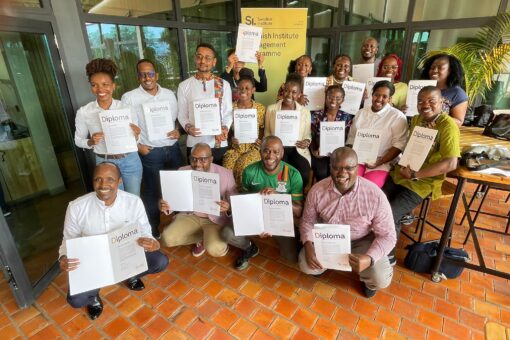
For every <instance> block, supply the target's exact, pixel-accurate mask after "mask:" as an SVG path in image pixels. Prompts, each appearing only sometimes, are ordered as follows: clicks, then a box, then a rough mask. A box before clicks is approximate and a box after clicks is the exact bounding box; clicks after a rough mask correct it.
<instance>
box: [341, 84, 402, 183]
mask: <svg viewBox="0 0 510 340" xmlns="http://www.w3.org/2000/svg"><path fill="white" fill-rule="evenodd" d="M394 93H395V87H394V86H393V84H392V83H391V82H389V81H387V80H382V81H378V82H377V83H375V85H374V87H373V89H372V106H371V107H370V108H367V107H365V108H363V109H361V110H359V111H358V113H356V116H355V117H354V119H353V121H352V124H351V128H350V130H349V137H348V138H347V142H346V143H347V144H348V145H353V144H354V139H355V137H356V132H357V131H358V130H360V129H371V130H376V131H378V132H379V133H380V136H381V137H380V140H379V152H378V154H377V160H376V161H375V162H374V163H371V164H359V165H358V176H361V177H365V178H366V179H368V180H369V181H371V182H373V183H375V184H376V185H377V186H378V187H379V188H381V187H382V186H383V185H384V182H385V181H386V178H387V177H388V173H389V171H390V168H391V162H392V161H393V160H394V159H395V158H396V157H397V156H398V155H399V154H400V153H401V152H402V151H403V150H404V147H405V145H406V141H407V129H408V127H407V119H406V116H405V115H404V114H403V113H402V112H400V111H399V110H397V109H396V108H394V107H393V106H391V104H390V103H391V97H392V96H393V94H394Z"/></svg>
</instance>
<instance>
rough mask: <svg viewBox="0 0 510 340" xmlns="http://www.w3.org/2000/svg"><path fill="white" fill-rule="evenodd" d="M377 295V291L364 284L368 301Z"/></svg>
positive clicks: (364, 292)
mask: <svg viewBox="0 0 510 340" xmlns="http://www.w3.org/2000/svg"><path fill="white" fill-rule="evenodd" d="M375 293H377V290H375V289H370V288H368V287H367V285H366V283H365V282H363V294H365V296H366V297H367V299H370V298H371V297H373V296H374V295H375Z"/></svg>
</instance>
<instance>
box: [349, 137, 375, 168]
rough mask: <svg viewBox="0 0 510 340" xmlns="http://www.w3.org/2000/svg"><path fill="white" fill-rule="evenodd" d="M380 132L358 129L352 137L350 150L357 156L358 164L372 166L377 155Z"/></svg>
mask: <svg viewBox="0 0 510 340" xmlns="http://www.w3.org/2000/svg"><path fill="white" fill-rule="evenodd" d="M381 133H382V131H380V130H374V129H359V130H357V131H356V136H355V137H354V144H353V145H352V148H353V150H354V151H356V154H357V155H358V163H365V164H374V163H375V162H376V161H377V155H378V154H379V146H380V144H381V143H380V140H381Z"/></svg>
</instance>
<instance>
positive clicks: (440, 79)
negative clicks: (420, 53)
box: [421, 54, 468, 127]
mask: <svg viewBox="0 0 510 340" xmlns="http://www.w3.org/2000/svg"><path fill="white" fill-rule="evenodd" d="M421 79H432V80H437V87H439V89H440V90H441V95H442V96H443V98H444V101H443V111H444V112H446V113H448V114H449V115H450V117H452V118H453V119H454V120H455V123H457V125H458V126H459V127H460V126H461V125H462V123H464V117H465V116H466V111H467V108H468V97H467V94H466V92H465V91H464V71H463V70H462V65H461V63H460V61H459V59H457V58H455V57H454V56H451V55H448V54H436V55H434V56H432V57H430V58H429V59H427V60H426V61H425V65H424V66H423V71H422V73H421Z"/></svg>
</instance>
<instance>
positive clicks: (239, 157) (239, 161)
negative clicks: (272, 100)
mask: <svg viewBox="0 0 510 340" xmlns="http://www.w3.org/2000/svg"><path fill="white" fill-rule="evenodd" d="M237 93H238V95H239V98H238V99H237V102H235V103H234V105H233V106H234V110H237V109H256V110H257V125H258V128H259V131H258V139H257V140H256V141H255V142H254V143H243V144H240V143H239V140H238V139H237V138H235V137H232V139H231V141H230V145H231V149H230V150H228V151H227V152H226V153H225V155H224V156H223V166H224V167H225V168H227V169H230V170H232V171H233V173H234V178H235V179H236V183H237V185H238V187H240V186H241V175H242V173H243V170H244V168H246V167H247V166H248V165H250V164H251V163H254V162H257V161H259V160H260V143H261V140H262V137H263V136H264V118H265V115H266V108H265V107H264V105H262V104H260V103H257V102H255V101H254V100H253V99H252V95H253V93H255V80H254V79H253V78H252V77H245V76H242V77H241V78H239V81H238V82H237ZM234 119H235V117H234Z"/></svg>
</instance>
